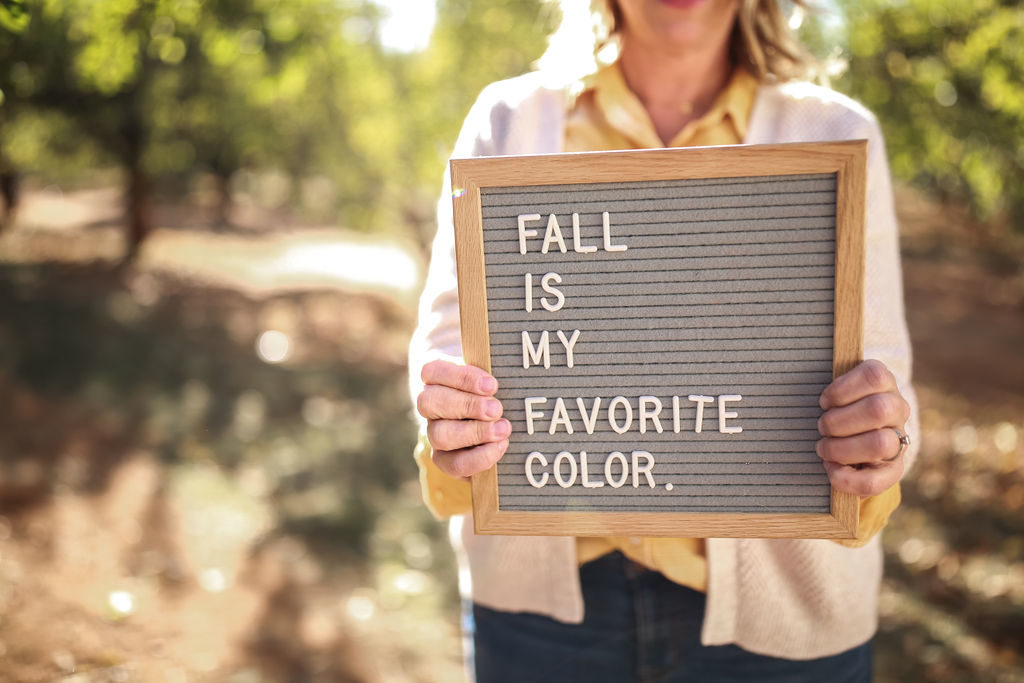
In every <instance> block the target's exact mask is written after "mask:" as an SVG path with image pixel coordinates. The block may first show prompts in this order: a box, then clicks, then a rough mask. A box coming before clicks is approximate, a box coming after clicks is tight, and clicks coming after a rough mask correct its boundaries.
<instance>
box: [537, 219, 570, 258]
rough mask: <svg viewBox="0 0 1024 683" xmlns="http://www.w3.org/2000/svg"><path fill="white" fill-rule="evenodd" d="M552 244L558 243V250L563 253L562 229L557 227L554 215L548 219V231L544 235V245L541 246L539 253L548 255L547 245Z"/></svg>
mask: <svg viewBox="0 0 1024 683" xmlns="http://www.w3.org/2000/svg"><path fill="white" fill-rule="evenodd" d="M552 242H558V250H559V251H561V252H562V253H563V254H564V253H565V240H563V239H562V229H561V228H559V227H558V219H557V218H555V214H551V217H550V218H548V231H547V232H546V233H544V245H543V246H541V248H540V253H542V254H546V253H548V245H549V244H551V243H552Z"/></svg>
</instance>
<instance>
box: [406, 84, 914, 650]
mask: <svg viewBox="0 0 1024 683" xmlns="http://www.w3.org/2000/svg"><path fill="white" fill-rule="evenodd" d="M566 92H567V90H566V89H565V88H563V87H559V85H558V84H553V83H551V82H549V81H548V80H547V79H546V77H545V75H544V74H542V73H540V72H535V73H531V74H527V75H525V76H521V77H519V78H515V79H511V80H508V81H502V82H499V83H495V84H492V85H490V86H488V87H487V88H486V89H485V90H484V91H483V93H481V95H480V97H479V99H478V100H477V102H476V104H475V105H474V106H473V108H472V110H471V111H470V113H469V115H468V116H467V118H466V121H465V124H464V125H463V129H462V132H461V134H460V135H459V138H458V141H457V143H456V146H455V150H454V153H453V156H454V157H469V156H488V155H499V154H540V153H550V152H559V151H561V148H562V140H563V138H564V123H565V113H566V111H567V107H568V104H569V102H570V100H569V98H568V96H567V94H566ZM845 139H867V140H869V152H868V157H869V160H868V189H867V193H868V197H867V238H866V249H867V269H868V271H867V281H866V284H865V297H866V300H865V320H864V348H865V357H867V358H877V359H879V360H882V361H883V362H885V363H886V365H888V366H889V368H890V369H891V370H892V371H893V372H894V374H895V375H896V377H897V379H898V380H899V383H900V389H901V391H902V392H903V395H904V397H906V398H907V400H908V401H910V403H911V407H912V417H911V420H910V422H908V424H907V430H908V432H909V433H910V434H912V435H917V434H919V432H918V429H917V410H916V401H915V399H914V394H913V390H912V388H911V386H910V365H911V359H910V344H909V339H908V335H907V330H906V323H905V321H904V315H903V290H902V281H901V273H900V262H899V244H898V235H897V230H898V229H897V225H896V219H895V214H894V211H893V205H892V190H891V185H890V180H889V169H888V165H887V162H886V156H885V149H884V144H883V141H882V136H881V132H880V131H879V128H878V125H877V123H876V121H875V119H874V117H873V116H872V115H871V113H870V112H868V111H867V110H865V109H864V108H863V107H861V106H860V105H858V104H857V103H855V102H853V101H852V100H850V99H848V98H846V97H844V96H842V95H839V94H837V93H835V92H833V91H831V90H827V89H824V88H821V87H818V86H815V85H811V84H808V83H785V84H778V85H764V86H761V87H760V89H759V90H758V95H757V99H756V101H755V104H754V108H753V111H752V113H751V117H750V122H749V126H748V133H747V137H746V140H745V142H746V143H748V144H757V143H781V142H810V141H820V140H845ZM450 192H451V191H450V180H449V179H448V178H447V174H446V179H445V187H444V192H443V193H442V196H441V201H440V202H439V205H438V232H437V236H436V238H435V240H434V246H433V258H432V261H431V264H430V270H429V273H428V276H427V283H426V287H425V290H424V292H423V296H422V299H421V301H420V313H419V316H420V317H419V326H418V328H417V330H416V332H415V334H414V336H413V341H412V344H411V349H410V364H409V367H410V369H411V372H410V376H411V384H412V391H413V395H414V396H415V395H417V394H418V393H419V391H420V389H421V388H422V387H421V385H420V384H419V380H418V376H419V369H420V368H421V367H422V366H423V364H424V363H426V362H427V361H428V360H430V359H432V358H436V357H448V358H459V357H461V339H460V328H459V310H458V292H457V287H456V276H455V256H454V237H453V229H452V218H451V212H452V204H451V198H450V197H451V194H450ZM915 453H916V447H912V448H911V450H910V451H909V452H907V453H906V465H907V469H909V467H910V465H911V463H912V461H913V457H914V455H915ZM472 527H473V525H472V523H471V521H470V520H467V519H465V518H462V517H456V518H454V519H453V520H452V521H451V538H452V543H453V545H454V546H455V549H456V553H457V555H458V557H459V564H460V587H461V589H462V592H463V595H464V596H466V597H471V598H472V599H473V600H474V601H476V602H478V603H480V604H483V605H487V606H489V607H492V608H495V609H501V610H507V611H527V612H537V613H540V614H546V615H549V616H551V617H553V618H555V619H559V620H562V621H567V622H579V621H581V620H582V618H583V599H582V595H581V592H580V585H579V572H578V563H577V559H576V540H575V539H574V538H569V537H532V536H516V537H511V536H484V535H479V536H478V535H476V534H475V533H473V528H472ZM707 558H708V590H707V608H706V613H705V616H704V624H703V631H702V637H701V640H702V642H703V643H704V644H705V645H721V644H727V643H734V644H736V645H739V646H741V647H743V648H745V649H747V650H750V651H752V652H757V653H761V654H766V655H772V656H776V657H786V658H791V659H810V658H816V657H823V656H827V655H832V654H836V653H838V652H842V651H844V650H847V649H849V648H851V647H854V646H856V645H859V644H861V643H863V642H864V641H866V640H868V639H869V638H870V637H871V636H872V634H873V633H874V632H875V628H876V626H877V608H878V588H879V582H880V580H881V575H882V557H881V549H880V545H879V542H878V539H877V537H876V538H875V539H873V540H872V541H871V542H869V543H868V544H867V545H866V546H864V547H862V548H856V549H852V548H846V547H843V546H841V545H839V544H837V543H832V542H830V541H818V540H787V539H781V540H780V539H772V540H765V539H708V541H707Z"/></svg>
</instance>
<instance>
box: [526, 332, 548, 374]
mask: <svg viewBox="0 0 1024 683" xmlns="http://www.w3.org/2000/svg"><path fill="white" fill-rule="evenodd" d="M541 357H543V358H544V367H545V368H550V367H551V349H550V348H549V346H548V331H547V330H544V331H543V332H541V333H540V341H538V342H537V348H534V347H533V340H531V339H530V333H529V332H527V331H526V330H523V369H524V370H525V369H526V368H528V367H530V361H531V360H532V361H533V364H534V365H537V364H539V363H540V361H541Z"/></svg>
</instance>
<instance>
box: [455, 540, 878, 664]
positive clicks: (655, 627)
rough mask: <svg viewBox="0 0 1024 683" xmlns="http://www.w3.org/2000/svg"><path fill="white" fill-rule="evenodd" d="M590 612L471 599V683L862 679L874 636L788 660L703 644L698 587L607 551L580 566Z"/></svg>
mask: <svg viewBox="0 0 1024 683" xmlns="http://www.w3.org/2000/svg"><path fill="white" fill-rule="evenodd" d="M580 578H581V580H582V584H583V599H584V603H585V604H586V615H585V617H584V620H583V623H582V624H565V623H562V622H559V621H555V620H553V619H549V618H547V617H543V616H540V615H536V614H513V613H509V612H500V611H496V610H492V609H489V608H487V607H482V606H480V605H474V606H473V645H474V655H475V668H476V676H477V683H546V682H548V681H551V682H555V681H557V682H558V683H573V682H575V681H581V682H584V681H585V682H586V683H605V682H607V683H629V682H633V681H635V682H637V683H654V682H657V683H740V682H743V683H749V682H756V683H798V682H799V683H804V682H806V683H866V682H868V681H870V680H871V644H870V641H869V642H868V643H865V644H863V645H861V646H860V647H856V648H854V649H852V650H849V651H847V652H843V653H841V654H838V655H835V656H832V657H824V658H822V659H813V660H809V661H794V660H789V659H778V658H774V657H765V656H762V655H757V654H753V653H751V652H747V651H746V650H743V649H741V648H739V647H736V646H733V645H724V646H716V647H704V646H702V645H701V644H700V630H701V620H702V618H703V615H704V594H703V593H701V592H699V591H694V590H691V589H689V588H685V587H683V586H680V585H679V584H676V583H673V582H672V581H669V580H668V579H666V578H665V577H664V576H663V575H661V574H660V573H658V572H654V571H650V570H647V569H644V568H643V567H641V566H640V565H638V564H636V563H633V562H630V561H629V560H628V559H626V558H625V557H624V556H623V555H621V554H620V553H617V552H616V553H611V554H609V555H605V556H604V557H601V558H598V559H597V560H594V561H593V562H588V563H587V564H585V565H583V566H582V567H581V568H580Z"/></svg>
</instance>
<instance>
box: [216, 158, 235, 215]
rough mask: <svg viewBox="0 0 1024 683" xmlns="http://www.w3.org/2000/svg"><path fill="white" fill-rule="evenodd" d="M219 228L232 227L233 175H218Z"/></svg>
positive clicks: (219, 173)
mask: <svg viewBox="0 0 1024 683" xmlns="http://www.w3.org/2000/svg"><path fill="white" fill-rule="evenodd" d="M217 194H218V197H217V227H218V228H227V227H229V226H230V225H231V208H232V203H231V173H230V172H223V173H222V172H218V173H217Z"/></svg>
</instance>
